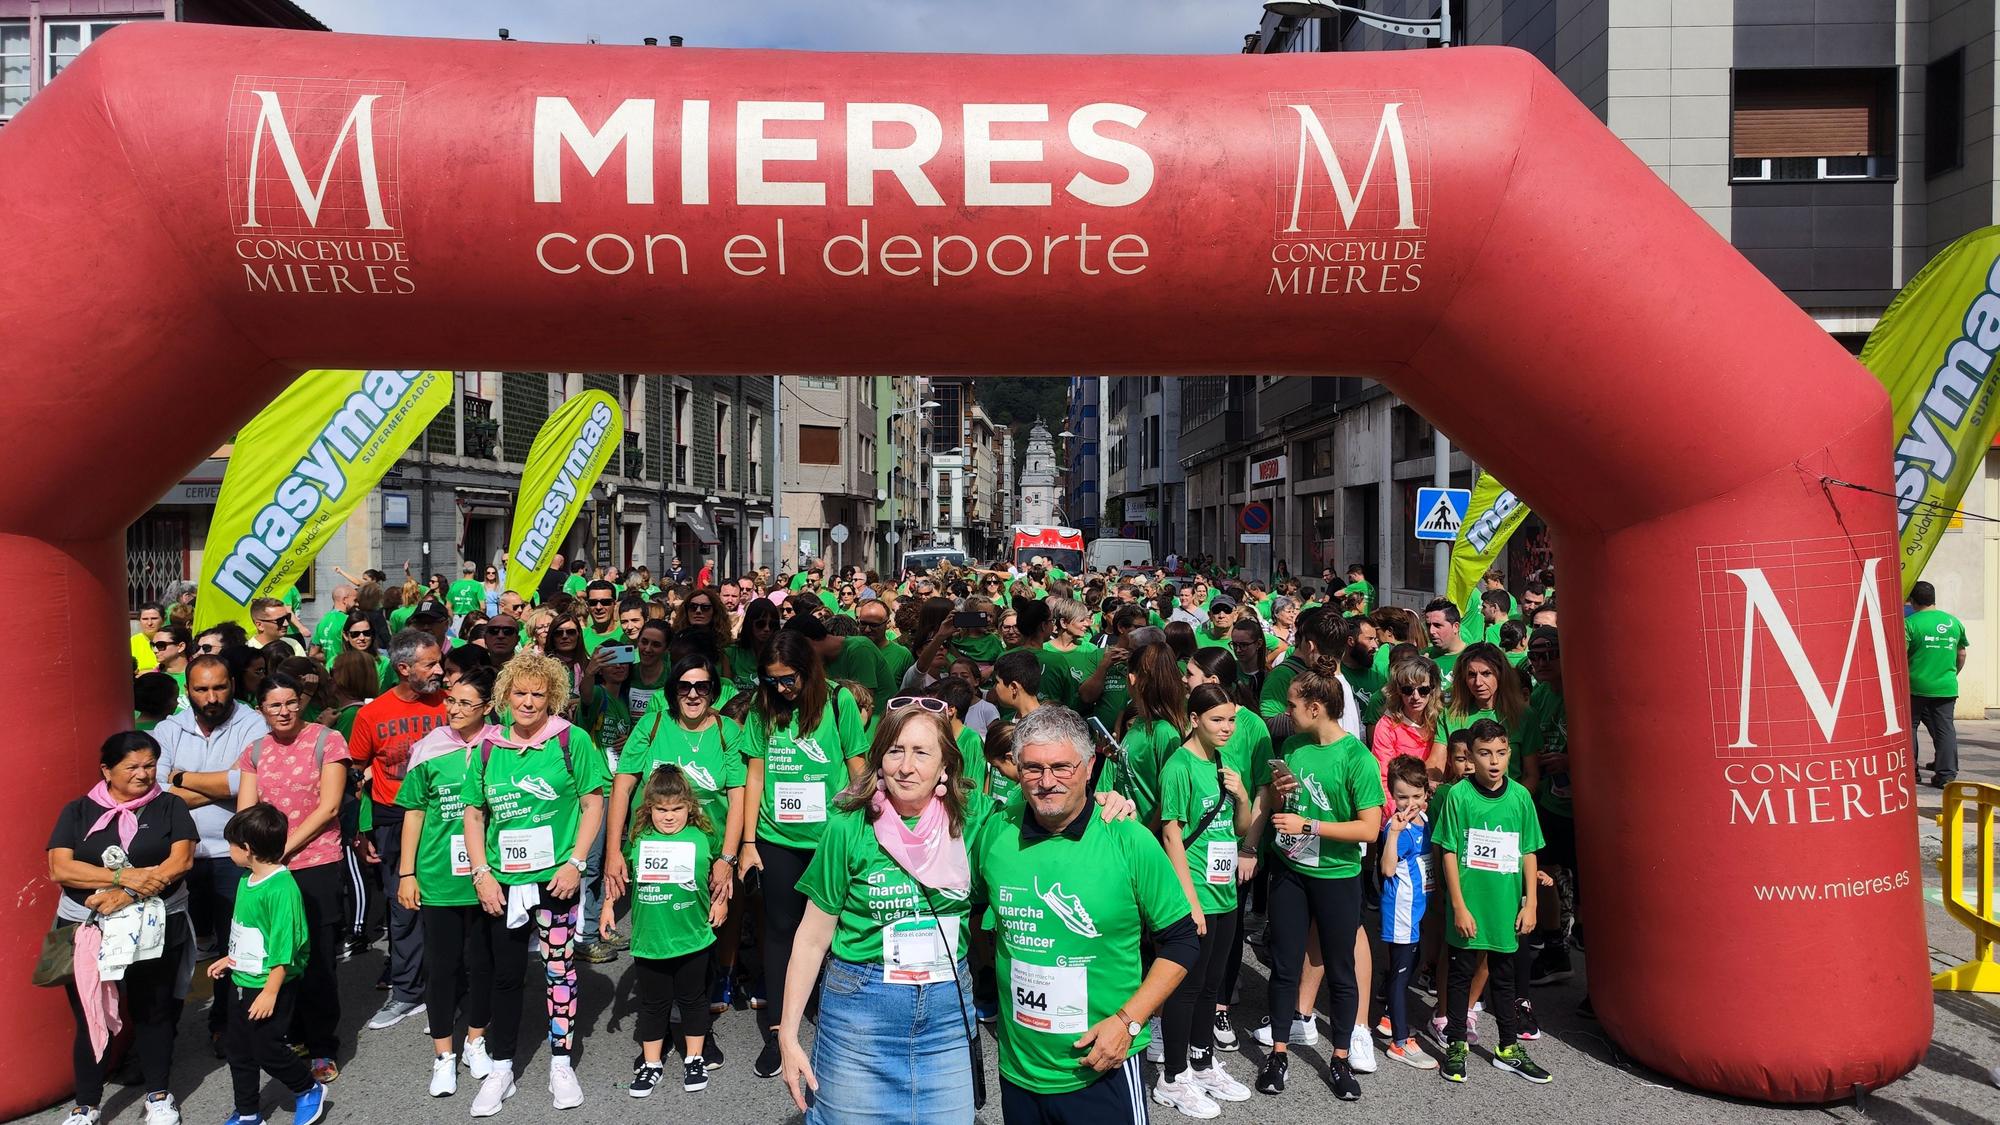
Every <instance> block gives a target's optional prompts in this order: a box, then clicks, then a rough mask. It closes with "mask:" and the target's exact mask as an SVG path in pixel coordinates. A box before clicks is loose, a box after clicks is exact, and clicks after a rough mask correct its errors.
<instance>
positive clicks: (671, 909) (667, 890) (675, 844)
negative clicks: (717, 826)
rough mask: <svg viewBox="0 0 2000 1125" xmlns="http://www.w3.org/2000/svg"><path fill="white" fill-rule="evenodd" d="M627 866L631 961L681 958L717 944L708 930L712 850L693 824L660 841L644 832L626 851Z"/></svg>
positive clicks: (650, 832) (645, 829) (653, 833)
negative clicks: (632, 959)
mask: <svg viewBox="0 0 2000 1125" xmlns="http://www.w3.org/2000/svg"><path fill="white" fill-rule="evenodd" d="M625 859H626V862H628V863H629V864H631V868H630V870H631V873H632V874H631V887H632V922H631V926H632V956H634V957H644V958H646V959H648V960H664V959H666V958H668V957H685V956H687V955H688V954H690V953H695V952H698V951H700V950H703V949H707V948H708V947H709V946H711V945H713V944H715V930H714V929H713V928H711V927H710V926H709V924H708V908H709V896H708V869H709V867H710V866H711V865H713V863H714V862H715V845H714V843H713V842H711V841H710V840H709V838H708V834H707V833H705V832H703V831H702V830H701V829H699V828H696V827H695V826H694V825H693V824H688V825H685V826H683V827H682V828H681V830H680V831H679V832H675V833H673V834H672V835H668V836H662V835H661V834H659V833H658V832H656V831H654V830H653V827H652V826H651V825H646V826H645V827H643V828H642V829H641V830H640V831H639V832H638V834H636V835H634V836H633V837H632V840H631V842H630V843H628V844H627V845H626V846H625Z"/></svg>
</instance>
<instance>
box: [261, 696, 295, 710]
mask: <svg viewBox="0 0 2000 1125" xmlns="http://www.w3.org/2000/svg"><path fill="white" fill-rule="evenodd" d="M262 709H263V710H265V711H296V710H298V709H299V701H298V700H296V699H287V700H285V701H283V702H279V701H277V700H266V701H265V702H264V703H263V704H262Z"/></svg>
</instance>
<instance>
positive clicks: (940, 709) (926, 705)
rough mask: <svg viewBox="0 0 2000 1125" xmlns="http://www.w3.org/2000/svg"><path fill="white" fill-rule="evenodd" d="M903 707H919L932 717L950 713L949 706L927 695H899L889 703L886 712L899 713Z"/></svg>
mask: <svg viewBox="0 0 2000 1125" xmlns="http://www.w3.org/2000/svg"><path fill="white" fill-rule="evenodd" d="M905 707H921V708H922V709H924V710H926V711H929V712H930V713H931V714H933V715H943V714H948V713H949V712H950V711H951V704H949V703H946V702H945V701H944V700H942V699H933V698H931V697H930V696H928V695H899V696H897V697H895V698H894V699H891V700H890V701H889V706H888V710H890V711H901V710H902V709H903V708H905Z"/></svg>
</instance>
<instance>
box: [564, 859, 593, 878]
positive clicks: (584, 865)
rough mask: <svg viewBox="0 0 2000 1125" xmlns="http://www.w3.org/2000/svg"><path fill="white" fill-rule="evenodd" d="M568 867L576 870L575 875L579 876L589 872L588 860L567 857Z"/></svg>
mask: <svg viewBox="0 0 2000 1125" xmlns="http://www.w3.org/2000/svg"><path fill="white" fill-rule="evenodd" d="M569 865H570V866H571V867H574V868H576V873H577V874H579V875H581V874H583V873H584V872H586V871H589V870H590V861H589V860H587V859H578V858H576V857H575V856H571V857H569Z"/></svg>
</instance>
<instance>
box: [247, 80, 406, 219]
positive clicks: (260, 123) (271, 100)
mask: <svg viewBox="0 0 2000 1125" xmlns="http://www.w3.org/2000/svg"><path fill="white" fill-rule="evenodd" d="M251 93H253V94H256V95H257V103H258V110H257V128H256V131H255V132H254V133H252V134H251V137H250V182H249V186H248V191H249V211H248V217H247V218H246V220H245V221H244V223H243V225H244V226H245V227H257V226H262V225H263V224H262V223H259V222H258V221H257V161H258V159H259V158H260V157H262V156H263V154H264V134H265V133H266V132H267V131H268V132H269V133H270V135H271V144H272V145H273V146H274V147H276V148H277V150H278V163H279V164H281V165H283V166H284V170H285V177H286V178H287V179H288V180H290V181H291V184H292V194H293V195H294V196H296V197H297V198H298V201H299V209H300V210H302V211H304V212H305V215H306V222H307V223H308V224H310V225H312V226H315V227H316V226H318V225H319V209H320V204H321V203H322V202H323V201H324V200H325V199H326V185H327V181H329V180H331V179H332V178H333V166H334V164H335V163H336V162H338V161H339V159H340V150H341V149H342V148H344V147H346V145H347V138H348V135H349V134H352V135H353V137H354V159H355V162H356V163H357V164H358V165H359V166H360V169H359V170H360V178H361V198H362V201H363V202H364V203H365V204H366V205H367V208H368V229H369V230H390V229H392V228H391V227H390V226H389V217H388V214H387V213H386V212H385V211H383V209H382V185H381V184H380V183H379V182H378V181H377V179H376V175H375V99H377V98H379V97H381V96H382V95H380V94H363V95H362V96H361V97H360V98H358V99H356V100H355V103H354V108H353V109H351V110H348V111H347V119H346V120H344V121H342V122H341V123H340V131H339V132H338V133H336V134H335V135H334V138H333V150H332V151H331V152H329V153H327V156H326V166H325V167H323V168H321V169H320V173H319V186H318V187H316V188H315V187H313V186H311V185H309V184H307V183H306V170H305V168H304V167H303V166H302V165H300V163H299V153H298V149H297V148H296V147H295V146H294V145H293V144H292V131H291V129H290V127H288V126H287V125H286V124H285V111H284V110H283V109H282V108H280V107H279V105H278V95H277V94H276V93H275V92H274V91H271V90H253V91H251Z"/></svg>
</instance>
